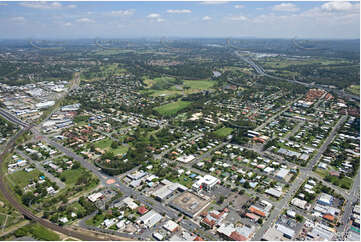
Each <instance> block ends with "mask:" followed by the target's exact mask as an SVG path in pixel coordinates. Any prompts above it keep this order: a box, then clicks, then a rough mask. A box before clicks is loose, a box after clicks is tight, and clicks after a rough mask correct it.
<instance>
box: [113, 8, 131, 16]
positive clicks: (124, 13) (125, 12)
mask: <svg viewBox="0 0 361 242" xmlns="http://www.w3.org/2000/svg"><path fill="white" fill-rule="evenodd" d="M134 12H135V10H134V9H127V10H116V11H111V15H113V16H131V15H133V14H134Z"/></svg>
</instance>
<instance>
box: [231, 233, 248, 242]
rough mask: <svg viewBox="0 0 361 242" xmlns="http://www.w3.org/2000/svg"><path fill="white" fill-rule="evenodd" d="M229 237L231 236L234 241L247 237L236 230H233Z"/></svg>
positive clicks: (244, 239)
mask: <svg viewBox="0 0 361 242" xmlns="http://www.w3.org/2000/svg"><path fill="white" fill-rule="evenodd" d="M229 238H231V239H232V240H234V241H246V240H247V238H246V237H244V236H243V235H240V234H239V233H237V232H236V231H233V232H232V233H231V234H230V235H229Z"/></svg>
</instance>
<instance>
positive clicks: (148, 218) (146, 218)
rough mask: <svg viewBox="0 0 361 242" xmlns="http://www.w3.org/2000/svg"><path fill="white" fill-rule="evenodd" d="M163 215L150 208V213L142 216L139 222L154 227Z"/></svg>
mask: <svg viewBox="0 0 361 242" xmlns="http://www.w3.org/2000/svg"><path fill="white" fill-rule="evenodd" d="M162 218H163V216H162V215H160V214H159V213H157V212H156V211H155V210H150V211H149V212H148V213H146V214H145V215H143V216H142V217H140V218H139V219H138V221H137V223H138V224H144V225H145V226H146V227H147V228H151V227H153V226H154V225H155V224H157V223H158V222H159V221H160V220H162Z"/></svg>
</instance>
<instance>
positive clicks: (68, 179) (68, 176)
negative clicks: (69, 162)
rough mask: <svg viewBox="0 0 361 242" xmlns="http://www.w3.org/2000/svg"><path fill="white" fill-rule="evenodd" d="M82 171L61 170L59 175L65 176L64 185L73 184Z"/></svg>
mask: <svg viewBox="0 0 361 242" xmlns="http://www.w3.org/2000/svg"><path fill="white" fill-rule="evenodd" d="M83 173H84V170H83V169H80V168H78V169H74V170H73V169H69V170H66V171H63V172H62V173H61V176H63V177H65V184H66V185H74V184H75V183H76V182H77V180H78V179H79V177H80V176H81V175H82V174H83Z"/></svg>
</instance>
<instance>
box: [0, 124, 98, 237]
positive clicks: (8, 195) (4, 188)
mask: <svg viewBox="0 0 361 242" xmlns="http://www.w3.org/2000/svg"><path fill="white" fill-rule="evenodd" d="M27 130H28V128H26V129H21V130H20V131H19V132H18V133H17V134H16V135H15V136H13V137H12V138H11V139H10V140H9V142H8V143H7V145H6V147H5V149H4V151H3V153H2V154H1V155H0V167H3V162H4V159H5V158H6V156H7V153H8V151H10V150H13V149H14V147H15V141H16V139H17V138H18V137H20V136H21V135H23V134H24V133H25V132H26V131H27ZM0 191H1V193H2V194H3V196H4V197H5V199H6V200H8V201H9V203H10V204H11V206H13V207H14V208H15V209H17V210H18V211H19V212H20V213H21V214H22V215H24V217H26V218H29V219H31V220H33V221H34V222H38V223H40V224H41V225H43V226H45V227H47V228H49V229H51V230H54V231H57V232H59V233H62V234H65V235H68V236H71V237H75V238H78V239H80V240H86V241H94V240H99V239H98V238H97V237H94V236H91V235H86V234H82V233H78V232H75V231H72V230H69V229H66V228H64V227H60V226H58V225H56V224H53V223H51V222H49V221H48V220H45V219H42V218H39V217H37V216H36V215H34V214H33V213H32V212H31V211H30V210H29V209H27V208H26V207H24V206H23V205H22V204H20V203H19V201H18V200H17V199H16V198H15V197H14V195H13V193H12V192H11V189H10V187H9V186H8V184H7V183H6V181H5V177H4V176H1V177H0Z"/></svg>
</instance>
